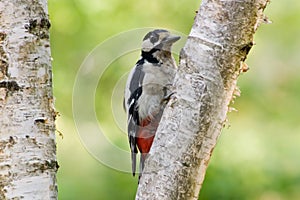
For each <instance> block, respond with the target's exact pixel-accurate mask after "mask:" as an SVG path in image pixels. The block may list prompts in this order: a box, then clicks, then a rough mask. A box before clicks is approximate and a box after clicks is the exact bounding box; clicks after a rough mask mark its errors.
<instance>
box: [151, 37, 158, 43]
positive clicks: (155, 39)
mask: <svg viewBox="0 0 300 200" xmlns="http://www.w3.org/2000/svg"><path fill="white" fill-rule="evenodd" d="M157 41H158V35H152V36H151V37H150V42H151V43H152V44H154V43H155V42H157Z"/></svg>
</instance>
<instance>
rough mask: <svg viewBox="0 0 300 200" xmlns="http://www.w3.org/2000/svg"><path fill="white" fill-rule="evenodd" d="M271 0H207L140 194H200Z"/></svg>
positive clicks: (163, 198) (154, 198)
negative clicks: (238, 80) (211, 158)
mask: <svg viewBox="0 0 300 200" xmlns="http://www.w3.org/2000/svg"><path fill="white" fill-rule="evenodd" d="M267 3H268V0H203V1H202V4H201V7H200V9H199V11H198V13H197V15H196V18H195V21H194V25H193V27H192V30H191V33H190V34H189V37H188V40H187V42H186V44H185V46H184V48H183V49H182V51H181V53H180V65H179V71H178V73H177V75H176V78H175V82H174V87H175V92H176V93H175V95H174V96H173V98H172V99H171V100H170V102H169V104H168V106H167V108H166V110H165V112H164V114H163V118H162V121H161V123H160V125H159V128H158V131H157V134H156V137H155V140H154V143H153V145H152V148H151V151H150V155H149V157H148V159H147V160H146V164H145V174H143V176H142V178H141V180H140V184H139V186H138V191H137V195H136V199H138V200H145V199H149V200H150V199H151V200H173V199H178V200H186V199H193V200H194V199H198V196H199V191H200V188H201V186H202V183H203V180H204V176H205V172H206V169H207V166H208V162H209V159H210V157H211V154H212V152H213V149H214V147H215V145H216V142H217V139H218V137H219V135H220V132H221V129H222V127H223V125H224V122H225V120H226V114H227V111H228V109H229V104H230V102H231V100H232V98H233V97H234V94H235V91H236V82H237V78H238V76H239V74H240V73H241V71H243V70H244V69H243V66H245V65H244V64H243V61H244V60H245V59H246V56H247V54H248V52H249V50H250V49H251V47H252V45H253V35H254V33H255V31H256V29H257V27H258V25H259V24H260V23H261V22H262V21H265V20H266V17H265V16H264V15H263V10H264V8H265V7H266V5H267Z"/></svg>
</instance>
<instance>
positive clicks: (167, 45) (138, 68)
mask: <svg viewBox="0 0 300 200" xmlns="http://www.w3.org/2000/svg"><path fill="white" fill-rule="evenodd" d="M179 39H180V37H179V36H175V35H171V34H170V32H169V31H166V30H162V29H156V30H153V31H151V32H149V33H148V34H146V36H145V37H144V39H143V42H142V50H141V57H140V59H139V60H138V61H137V63H136V65H135V66H134V67H133V69H132V70H131V72H130V74H129V76H128V79H127V83H126V88H125V98H124V108H125V110H126V113H127V115H128V118H127V123H128V124H127V125H128V138H129V144H130V150H131V161H132V174H133V176H134V175H135V172H136V154H137V153H138V150H139V152H140V153H141V157H140V175H139V178H140V177H141V173H142V171H143V168H144V162H145V159H146V157H147V154H148V152H149V151H150V148H151V145H152V142H153V139H154V136H155V133H156V129H157V127H158V124H159V122H160V119H161V116H162V113H163V110H164V108H165V106H166V99H168V97H170V95H171V94H172V92H171V90H170V87H171V86H172V83H173V80H174V77H175V73H176V68H177V67H176V63H175V60H174V58H173V56H172V53H171V48H172V45H173V43H174V42H176V41H177V40H179Z"/></svg>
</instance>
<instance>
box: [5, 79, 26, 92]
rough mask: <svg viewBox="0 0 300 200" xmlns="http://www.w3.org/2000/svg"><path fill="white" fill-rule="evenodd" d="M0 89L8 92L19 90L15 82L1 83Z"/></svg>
mask: <svg viewBox="0 0 300 200" xmlns="http://www.w3.org/2000/svg"><path fill="white" fill-rule="evenodd" d="M0 88H6V89H7V90H8V91H11V92H14V91H18V90H20V89H21V87H20V86H19V85H18V83H17V82H16V81H1V82H0Z"/></svg>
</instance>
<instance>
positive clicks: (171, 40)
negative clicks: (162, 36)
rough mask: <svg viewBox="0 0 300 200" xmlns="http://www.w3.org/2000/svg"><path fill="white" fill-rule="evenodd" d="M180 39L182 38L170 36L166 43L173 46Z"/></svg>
mask: <svg viewBox="0 0 300 200" xmlns="http://www.w3.org/2000/svg"><path fill="white" fill-rule="evenodd" d="M179 39H180V36H178V35H170V36H169V37H167V39H166V40H165V43H169V44H172V43H174V42H176V41H177V40H179Z"/></svg>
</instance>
